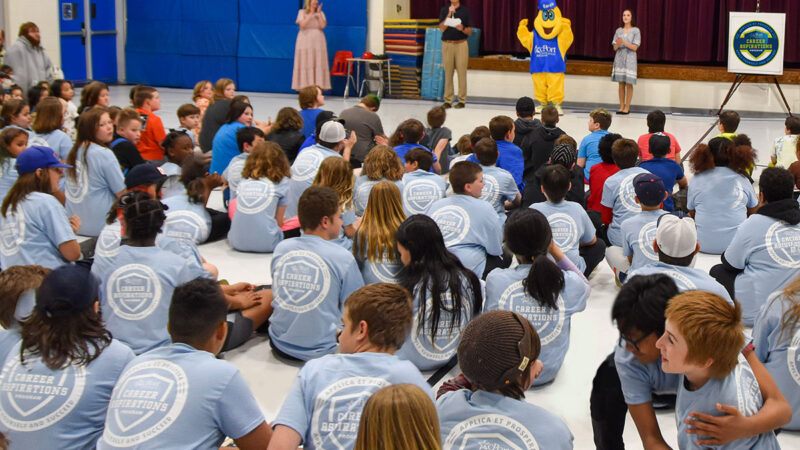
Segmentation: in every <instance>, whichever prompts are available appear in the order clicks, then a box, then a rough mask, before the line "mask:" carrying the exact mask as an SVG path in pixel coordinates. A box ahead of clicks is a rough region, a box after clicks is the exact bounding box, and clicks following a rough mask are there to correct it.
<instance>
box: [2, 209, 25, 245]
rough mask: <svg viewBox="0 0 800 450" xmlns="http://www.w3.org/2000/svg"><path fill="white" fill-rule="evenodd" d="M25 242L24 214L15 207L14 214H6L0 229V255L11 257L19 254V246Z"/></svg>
mask: <svg viewBox="0 0 800 450" xmlns="http://www.w3.org/2000/svg"><path fill="white" fill-rule="evenodd" d="M23 241H25V212H24V211H23V210H22V208H20V207H19V206H17V210H16V211H15V212H13V213H12V212H11V211H9V212H8V215H6V217H5V219H3V226H2V227H0V253H2V254H3V255H5V256H13V255H16V254H17V253H19V246H20V245H22V242H23Z"/></svg>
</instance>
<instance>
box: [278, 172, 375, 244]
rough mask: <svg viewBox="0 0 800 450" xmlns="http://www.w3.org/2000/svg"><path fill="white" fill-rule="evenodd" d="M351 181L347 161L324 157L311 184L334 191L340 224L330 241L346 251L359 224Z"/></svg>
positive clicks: (352, 181) (351, 175)
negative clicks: (340, 217)
mask: <svg viewBox="0 0 800 450" xmlns="http://www.w3.org/2000/svg"><path fill="white" fill-rule="evenodd" d="M353 183H354V180H353V168H352V166H351V165H350V163H349V162H348V161H345V159H344V158H325V160H324V161H322V164H321V165H320V166H319V171H318V172H317V177H316V178H314V184H313V186H325V187H329V188H331V189H333V190H334V191H335V192H336V196H337V197H338V198H339V208H340V209H341V211H342V224H341V230H340V231H339V235H338V237H336V238H335V239H332V240H331V242H333V243H334V244H336V245H339V246H341V247H342V248H344V249H345V250H347V251H350V250H352V248H353V237H354V236H355V234H356V231H358V228H359V227H360V226H361V218H360V217H358V216H356V213H355V205H354V204H353V203H354V201H353ZM295 221H296V220H295ZM292 235H295V233H292ZM297 235H299V234H297Z"/></svg>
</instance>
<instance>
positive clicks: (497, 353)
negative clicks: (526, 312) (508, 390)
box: [458, 311, 541, 390]
mask: <svg viewBox="0 0 800 450" xmlns="http://www.w3.org/2000/svg"><path fill="white" fill-rule="evenodd" d="M540 351H541V343H540V342H539V336H538V335H537V334H536V330H535V329H534V328H533V325H531V324H530V322H528V320H527V319H525V318H524V317H523V316H521V315H519V314H517V313H514V312H511V311H490V312H487V313H485V314H482V315H480V316H478V317H477V318H475V319H474V320H473V321H472V322H470V323H469V325H467V327H466V328H465V329H464V331H463V332H462V333H461V341H460V342H459V344H458V362H459V365H460V366H461V371H462V372H464V376H465V377H467V379H468V380H469V381H470V382H471V383H473V384H476V385H478V386H480V387H481V388H484V389H486V390H495V389H500V388H502V387H504V386H507V385H509V384H510V383H513V382H515V381H516V380H517V379H518V378H519V376H520V375H522V373H524V372H525V369H527V368H528V366H530V365H531V364H533V362H534V361H536V358H538V357H539V352H540Z"/></svg>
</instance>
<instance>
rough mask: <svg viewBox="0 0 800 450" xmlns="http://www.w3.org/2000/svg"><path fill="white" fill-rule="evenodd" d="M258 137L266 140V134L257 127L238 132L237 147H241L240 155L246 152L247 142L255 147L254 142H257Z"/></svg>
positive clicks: (242, 129) (245, 128)
mask: <svg viewBox="0 0 800 450" xmlns="http://www.w3.org/2000/svg"><path fill="white" fill-rule="evenodd" d="M256 136H261V137H262V138H266V136H264V132H263V131H261V129H259V128H256V127H244V128H239V129H238V130H237V131H236V145H237V146H238V147H239V153H242V152H243V151H244V144H245V142H246V143H247V145H253V141H254V140H255V138H256Z"/></svg>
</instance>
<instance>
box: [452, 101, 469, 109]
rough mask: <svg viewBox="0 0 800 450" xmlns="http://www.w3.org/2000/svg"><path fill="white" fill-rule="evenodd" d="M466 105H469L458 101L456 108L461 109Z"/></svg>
mask: <svg viewBox="0 0 800 450" xmlns="http://www.w3.org/2000/svg"><path fill="white" fill-rule="evenodd" d="M465 106H467V105H466V104H465V103H464V102H458V103H456V106H455V108H456V109H461V108H463V107H465Z"/></svg>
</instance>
